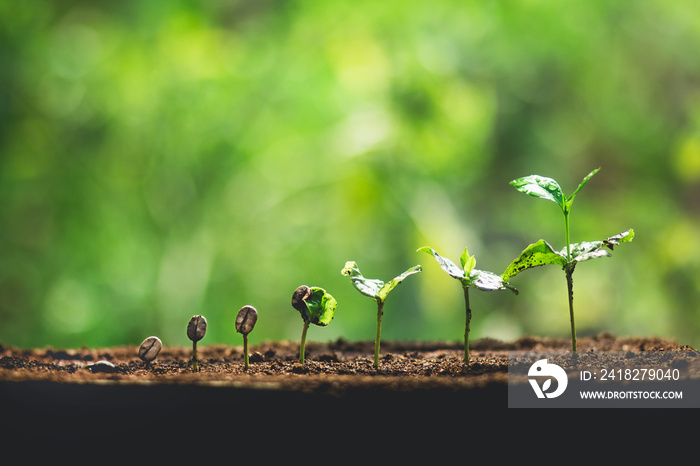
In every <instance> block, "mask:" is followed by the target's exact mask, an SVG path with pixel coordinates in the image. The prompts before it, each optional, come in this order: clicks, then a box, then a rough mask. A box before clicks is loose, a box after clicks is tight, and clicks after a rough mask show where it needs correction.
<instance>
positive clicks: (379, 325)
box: [374, 299, 384, 368]
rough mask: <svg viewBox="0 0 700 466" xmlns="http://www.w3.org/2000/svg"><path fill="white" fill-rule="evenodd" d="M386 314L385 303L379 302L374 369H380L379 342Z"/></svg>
mask: <svg viewBox="0 0 700 466" xmlns="http://www.w3.org/2000/svg"><path fill="white" fill-rule="evenodd" d="M383 314H384V301H383V300H379V299H378V300H377V336H376V337H375V338H374V367H375V368H376V367H379V341H380V340H381V337H382V315H383Z"/></svg>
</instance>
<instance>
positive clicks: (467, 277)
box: [418, 246, 518, 294]
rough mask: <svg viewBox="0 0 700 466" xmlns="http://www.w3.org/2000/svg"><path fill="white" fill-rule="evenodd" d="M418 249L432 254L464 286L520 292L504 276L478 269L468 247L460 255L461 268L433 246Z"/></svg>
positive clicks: (484, 289) (441, 266)
mask: <svg viewBox="0 0 700 466" xmlns="http://www.w3.org/2000/svg"><path fill="white" fill-rule="evenodd" d="M418 251H419V252H425V253H427V254H431V255H432V256H433V257H434V258H435V260H436V261H437V263H438V264H440V268H442V270H444V271H445V272H447V274H448V275H449V276H450V277H452V278H455V279H457V280H459V281H460V282H461V283H462V286H463V287H464V288H467V287H469V286H474V287H475V288H477V289H479V290H483V291H496V290H505V289H509V290H511V291H512V292H514V293H515V294H518V290H517V289H515V288H514V287H512V286H511V285H509V284H508V283H507V282H505V281H504V280H503V278H502V277H500V276H498V275H496V274H495V273H491V272H486V271H484V270H478V269H476V268H475V266H476V258H475V257H474V256H470V255H469V251H468V250H467V248H464V252H462V255H461V256H460V261H461V263H462V267H461V268H460V267H458V266H457V265H456V264H455V263H454V262H452V261H451V260H450V259H447V258H446V257H442V256H441V255H439V254H438V253H437V252H435V250H434V249H433V248H431V247H428V246H424V247H422V248H418Z"/></svg>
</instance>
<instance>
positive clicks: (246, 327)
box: [236, 306, 258, 370]
mask: <svg viewBox="0 0 700 466" xmlns="http://www.w3.org/2000/svg"><path fill="white" fill-rule="evenodd" d="M257 321H258V311H257V310H256V309H255V308H254V307H253V306H243V307H242V308H241V310H240V311H238V315H236V331H237V332H238V333H240V334H242V335H243V355H244V361H245V363H244V368H245V370H248V334H249V333H250V332H252V331H253V327H255V323H256V322H257Z"/></svg>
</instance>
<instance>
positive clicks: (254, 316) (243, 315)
mask: <svg viewBox="0 0 700 466" xmlns="http://www.w3.org/2000/svg"><path fill="white" fill-rule="evenodd" d="M257 321H258V311H257V310H256V309H255V308H254V307H253V306H243V307H242V308H241V310H240V311H238V315H237V316H236V331H237V332H238V333H242V334H243V335H248V334H249V333H250V332H252V331H253V327H255V322H257Z"/></svg>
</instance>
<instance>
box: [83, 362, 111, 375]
mask: <svg viewBox="0 0 700 466" xmlns="http://www.w3.org/2000/svg"><path fill="white" fill-rule="evenodd" d="M85 367H86V368H87V370H89V371H90V372H92V373H96V372H106V373H112V372H116V371H117V366H115V365H114V364H112V363H111V362H109V361H97V362H96V363H94V364H88V365H87V366H85Z"/></svg>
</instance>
